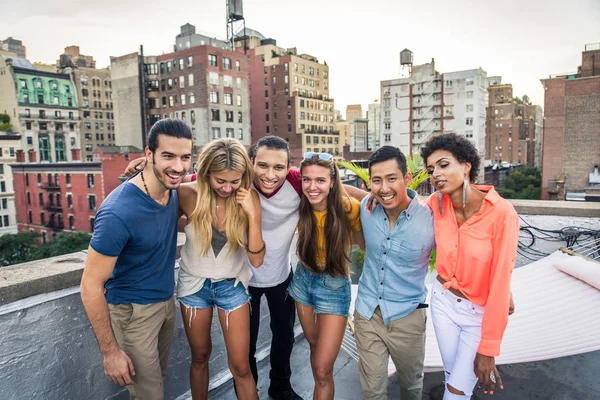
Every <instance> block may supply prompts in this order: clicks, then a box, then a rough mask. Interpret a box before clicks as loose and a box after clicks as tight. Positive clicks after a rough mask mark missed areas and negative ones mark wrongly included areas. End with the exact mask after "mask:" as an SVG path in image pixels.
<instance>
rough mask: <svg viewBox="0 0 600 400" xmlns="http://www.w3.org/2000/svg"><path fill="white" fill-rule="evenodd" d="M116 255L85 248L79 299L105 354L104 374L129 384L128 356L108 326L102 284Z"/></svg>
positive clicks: (116, 380)
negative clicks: (86, 252)
mask: <svg viewBox="0 0 600 400" xmlns="http://www.w3.org/2000/svg"><path fill="white" fill-rule="evenodd" d="M116 262H117V257H108V256H104V255H102V254H100V253H98V252H96V251H95V250H94V249H93V248H92V247H89V248H88V256H87V260H86V263H85V268H84V270H83V276H82V278H81V300H82V302H83V307H84V308H85V312H86V314H87V316H88V318H89V320H90V323H91V325H92V328H93V330H94V333H95V334H96V339H97V340H98V345H99V346H100V351H101V352H102V355H103V356H104V373H105V374H106V375H107V376H108V378H109V379H110V380H111V381H113V382H114V383H117V384H120V385H121V386H123V385H131V384H133V381H132V379H131V375H135V371H134V369H133V363H132V362H131V359H130V358H129V357H128V356H127V355H126V354H125V352H123V350H121V348H120V347H119V346H118V344H117V341H116V340H115V336H114V334H113V331H112V328H111V325H110V314H109V312H108V303H107V302H106V298H105V296H104V284H105V283H106V281H107V280H108V278H109V277H110V274H111V273H112V272H113V270H114V268H115V264H116ZM130 374H131V375H130Z"/></svg>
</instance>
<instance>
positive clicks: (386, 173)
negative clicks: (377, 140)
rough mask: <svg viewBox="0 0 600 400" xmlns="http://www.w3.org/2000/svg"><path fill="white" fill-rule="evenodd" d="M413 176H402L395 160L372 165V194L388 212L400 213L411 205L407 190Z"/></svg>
mask: <svg viewBox="0 0 600 400" xmlns="http://www.w3.org/2000/svg"><path fill="white" fill-rule="evenodd" d="M411 179H412V175H411V174H410V173H406V175H404V176H403V175H402V170H400V168H399V166H398V162H397V161H396V159H395V158H391V159H389V160H386V161H381V162H378V163H375V164H372V165H371V177H370V181H371V193H372V194H373V195H374V196H375V199H376V200H377V202H378V203H379V204H381V205H382V206H383V208H384V209H385V210H386V211H390V212H392V213H399V212H400V211H402V210H404V209H406V208H407V207H408V205H409V204H410V198H409V197H408V195H407V193H406V188H407V187H408V185H409V184H410V181H411Z"/></svg>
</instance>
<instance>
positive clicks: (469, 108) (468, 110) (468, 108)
mask: <svg viewBox="0 0 600 400" xmlns="http://www.w3.org/2000/svg"><path fill="white" fill-rule="evenodd" d="M466 111H467V112H473V104H467V105H466Z"/></svg>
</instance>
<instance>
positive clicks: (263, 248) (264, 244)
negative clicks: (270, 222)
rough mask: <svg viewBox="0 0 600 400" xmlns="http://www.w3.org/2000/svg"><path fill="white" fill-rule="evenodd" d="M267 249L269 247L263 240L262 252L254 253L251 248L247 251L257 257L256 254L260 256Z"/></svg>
mask: <svg viewBox="0 0 600 400" xmlns="http://www.w3.org/2000/svg"><path fill="white" fill-rule="evenodd" d="M266 247H267V244H266V243H265V241H264V240H263V245H262V247H261V248H260V250H258V251H252V250H250V248H247V249H246V251H247V252H248V253H250V254H254V255H256V254H260V253H262V252H263V251H265V248H266Z"/></svg>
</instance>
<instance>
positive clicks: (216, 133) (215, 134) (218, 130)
mask: <svg viewBox="0 0 600 400" xmlns="http://www.w3.org/2000/svg"><path fill="white" fill-rule="evenodd" d="M220 137H221V128H212V138H213V139H218V138H220Z"/></svg>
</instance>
